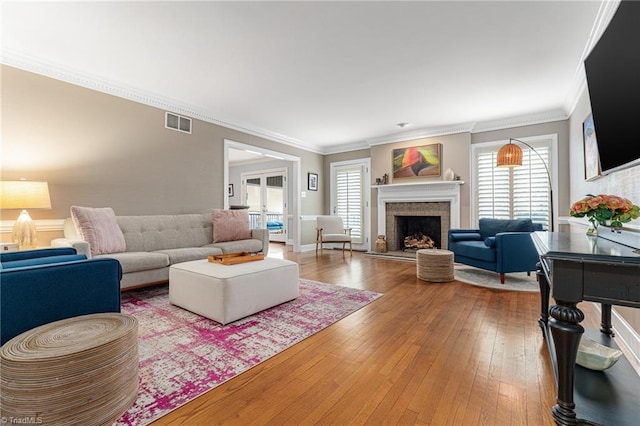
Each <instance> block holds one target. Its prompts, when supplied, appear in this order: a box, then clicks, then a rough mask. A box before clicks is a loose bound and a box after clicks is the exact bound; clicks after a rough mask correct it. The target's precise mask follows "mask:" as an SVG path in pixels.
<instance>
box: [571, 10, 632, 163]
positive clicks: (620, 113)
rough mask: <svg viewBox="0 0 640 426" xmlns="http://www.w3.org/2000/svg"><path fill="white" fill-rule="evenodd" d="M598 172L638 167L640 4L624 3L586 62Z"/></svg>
mask: <svg viewBox="0 0 640 426" xmlns="http://www.w3.org/2000/svg"><path fill="white" fill-rule="evenodd" d="M584 66H585V72H586V75H587V86H588V89H589V98H590V101H591V112H592V114H593V125H594V129H595V133H596V138H597V144H598V153H599V156H600V165H601V168H602V173H603V174H607V173H611V172H614V171H617V170H621V169H624V168H627V167H631V166H634V165H637V164H640V1H624V0H623V1H622V2H621V3H620V5H619V6H618V10H617V11H616V12H615V14H614V16H613V18H612V19H611V22H610V23H609V25H608V26H607V28H606V29H605V31H604V33H603V34H602V36H601V37H600V40H598V42H597V44H596V45H595V46H594V48H593V50H592V51H591V52H590V53H589V55H588V56H587V58H586V59H585V61H584Z"/></svg>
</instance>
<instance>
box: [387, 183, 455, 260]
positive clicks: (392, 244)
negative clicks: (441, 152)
mask: <svg viewBox="0 0 640 426" xmlns="http://www.w3.org/2000/svg"><path fill="white" fill-rule="evenodd" d="M462 183H463V182H461V181H436V182H422V183H407V184H390V185H381V186H378V187H377V188H378V234H381V235H385V236H386V240H387V248H388V250H389V251H396V250H402V247H397V245H398V244H397V235H396V229H395V228H396V225H395V224H396V220H395V219H396V216H439V217H440V225H441V227H440V240H441V242H442V244H441V245H442V246H441V247H440V248H443V249H446V248H447V231H448V230H449V229H450V228H459V227H460V185H461V184H462Z"/></svg>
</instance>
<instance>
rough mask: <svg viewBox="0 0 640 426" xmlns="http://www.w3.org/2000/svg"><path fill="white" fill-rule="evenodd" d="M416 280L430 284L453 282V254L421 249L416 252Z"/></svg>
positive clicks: (444, 251)
mask: <svg viewBox="0 0 640 426" xmlns="http://www.w3.org/2000/svg"><path fill="white" fill-rule="evenodd" d="M416 272H417V275H418V278H419V279H421V280H424V281H431V282H437V283H440V282H449V281H453V280H454V277H453V252H452V251H449V250H440V249H422V250H418V251H417V252H416Z"/></svg>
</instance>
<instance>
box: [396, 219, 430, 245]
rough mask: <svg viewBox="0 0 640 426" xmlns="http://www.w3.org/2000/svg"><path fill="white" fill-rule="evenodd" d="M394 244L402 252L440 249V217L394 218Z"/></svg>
mask: <svg viewBox="0 0 640 426" xmlns="http://www.w3.org/2000/svg"><path fill="white" fill-rule="evenodd" d="M395 219H396V220H395V222H396V236H397V240H396V244H397V247H398V248H399V249H401V250H403V251H410V250H413V251H415V250H419V249H423V248H441V247H442V241H441V237H440V235H441V234H440V233H441V223H440V216H396V217H395Z"/></svg>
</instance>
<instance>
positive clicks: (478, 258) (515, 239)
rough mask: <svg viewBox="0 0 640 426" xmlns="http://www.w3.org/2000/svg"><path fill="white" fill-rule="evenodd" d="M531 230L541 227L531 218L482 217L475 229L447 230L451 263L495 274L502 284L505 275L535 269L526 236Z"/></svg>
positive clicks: (533, 252) (534, 254) (533, 253)
mask: <svg viewBox="0 0 640 426" xmlns="http://www.w3.org/2000/svg"><path fill="white" fill-rule="evenodd" d="M533 231H542V226H541V225H540V224H538V223H532V222H531V219H513V220H506V219H489V218H482V219H480V221H479V227H478V229H450V230H449V233H448V243H449V246H448V249H449V250H450V251H452V252H453V253H454V261H455V262H458V263H462V264H465V265H470V266H474V267H476V268H481V269H486V270H489V271H494V272H497V273H499V274H500V282H501V283H502V284H504V280H505V274H506V273H509V272H528V273H530V272H531V271H535V270H536V264H537V263H538V252H537V251H536V249H535V247H534V245H533V241H532V240H531V236H530V235H529V234H530V233H531V232H533Z"/></svg>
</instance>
